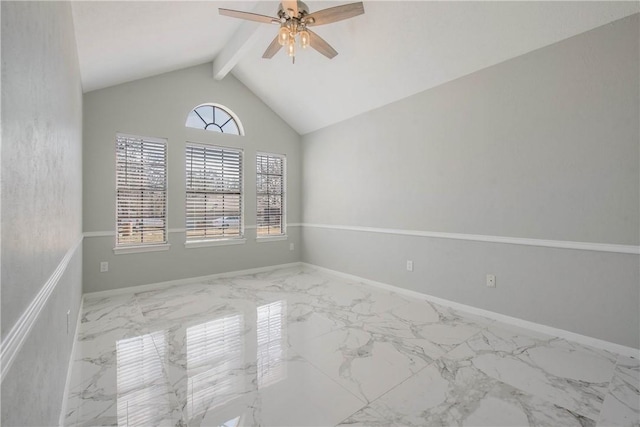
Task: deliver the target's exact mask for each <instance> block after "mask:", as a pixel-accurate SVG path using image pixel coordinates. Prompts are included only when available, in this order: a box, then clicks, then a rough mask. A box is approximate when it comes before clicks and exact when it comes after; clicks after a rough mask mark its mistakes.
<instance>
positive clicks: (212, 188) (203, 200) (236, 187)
mask: <svg viewBox="0 0 640 427" xmlns="http://www.w3.org/2000/svg"><path fill="white" fill-rule="evenodd" d="M185 157H186V175H187V183H186V188H187V200H186V230H187V241H197V240H215V239H222V238H237V237H242V151H240V150H235V149H231V148H222V147H214V146H208V145H197V144H187V147H186V156H185Z"/></svg>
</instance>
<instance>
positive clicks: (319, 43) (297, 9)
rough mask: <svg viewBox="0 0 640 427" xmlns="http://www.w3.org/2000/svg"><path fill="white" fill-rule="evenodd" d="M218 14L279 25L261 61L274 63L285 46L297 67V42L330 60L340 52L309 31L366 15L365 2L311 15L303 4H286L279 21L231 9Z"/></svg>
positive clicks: (290, 1)
mask: <svg viewBox="0 0 640 427" xmlns="http://www.w3.org/2000/svg"><path fill="white" fill-rule="evenodd" d="M218 11H219V12H220V15H225V16H230V17H232V18H240V19H246V20H248V21H255V22H260V23H263V24H278V25H280V30H279V31H278V35H277V36H276V38H275V39H273V41H272V42H271V44H270V45H269V47H268V48H267V50H266V51H265V52H264V54H263V55H262V57H263V58H265V59H271V58H273V56H274V55H275V54H276V53H278V51H279V50H280V48H282V47H285V46H286V49H287V54H288V55H289V56H290V57H291V58H292V60H293V62H294V63H295V55H296V41H298V40H299V43H300V46H301V47H302V48H303V49H304V48H306V47H308V46H311V47H312V48H313V49H315V50H317V51H318V52H320V53H321V54H323V55H324V56H326V57H327V58H329V59H331V58H333V57H334V56H336V55H337V54H338V52H336V50H335V49H334V48H332V47H331V45H329V43H327V42H326V41H325V40H324V39H323V38H322V37H320V36H319V35H317V34H316V33H314V32H313V31H311V30H310V29H309V28H308V27H315V26H318V25H325V24H331V23H333V22H338V21H342V20H344V19H348V18H353V17H354V16H358V15H362V14H363V13H364V5H363V4H362V2H358V3H350V4H345V5H342V6H335V7H330V8H328V9H323V10H319V11H317V12H313V13H309V8H308V7H307V5H306V4H304V3H303V2H301V1H295V0H283V1H282V2H281V3H280V7H279V8H278V17H277V18H275V17H271V16H266V15H259V14H257V13H250V12H242V11H239V10H231V9H218Z"/></svg>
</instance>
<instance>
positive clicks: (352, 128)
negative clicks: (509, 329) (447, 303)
mask: <svg viewBox="0 0 640 427" xmlns="http://www.w3.org/2000/svg"><path fill="white" fill-rule="evenodd" d="M638 30H639V29H638V15H637V14H636V15H634V16H631V17H628V18H625V19H622V20H620V21H616V22H614V23H612V24H609V25H606V26H603V27H600V28H597V29H595V30H593V31H590V32H587V33H584V34H581V35H579V36H576V37H573V38H571V39H568V40H565V41H562V42H560V43H557V44H554V45H551V46H548V47H546V48H543V49H540V50H538V51H534V52H532V53H529V54H526V55H523V56H521V57H518V58H515V59H512V60H509V61H507V62H504V63H501V64H498V65H496V66H493V67H490V68H488V69H485V70H482V71H479V72H476V73H473V74H471V75H469V76H466V77H463V78H461V79H458V80H456V81H453V82H450V83H447V84H444V85H442V86H439V87H436V88H433V89H431V90H428V91H425V92H423V93H420V94H417V95H415V96H412V97H410V98H407V99H404V100H402V101H399V102H397V103H394V104H390V105H388V106H385V107H383V108H380V109H377V110H374V111H371V112H369V113H366V114H363V115H361V116H358V117H355V118H353V119H350V120H347V121H345V122H342V123H339V124H337V125H334V126H331V127H328V128H325V129H322V130H320V131H317V132H314V133H311V134H308V135H305V136H304V137H303V165H304V181H303V185H304V195H303V221H304V223H311V224H314V223H315V224H328V225H346V226H365V227H375V228H392V229H406V230H417V231H430V232H448V233H463V234H476V235H488V236H508V237H520V238H535V239H547V240H559V241H577V242H593V243H609V244H624V245H638V244H639V239H640V236H639V224H640V215H639V210H640V200H639V197H640V185H639V178H640V167H639V154H640V151H639V141H640V136H639V116H640V107H639V80H638V76H639V71H640V70H639V65H638V64H639V62H640V61H639V55H638V50H639V46H638ZM302 239H303V246H304V247H303V260H304V261H306V262H310V263H313V264H318V265H321V266H325V267H328V268H332V269H336V270H340V271H344V272H347V273H352V274H357V275H360V276H363V277H367V278H371V279H374V280H378V281H382V282H386V283H389V284H392V285H396V286H400V287H405V288H408V289H412V290H416V291H419V292H423V293H426V294H430V295H434V296H437V297H441V298H446V299H450V300H453V301H457V302H461V303H464V304H468V305H472V306H475V307H478V308H483V309H487V310H491V311H494V312H498V313H502V314H506V315H510V316H514V317H518V318H522V319H525V320H530V321H534V322H538V323H542V324H545V325H549V326H553V327H557V328H562V329H566V330H569V331H573V332H577V333H580V334H584V335H588V336H592V337H595V338H599V339H604V340H608V341H612V342H615V343H618V344H622V345H627V346H631V347H636V348H638V347H640V343H639V339H640V338H639V337H640V330H639V324H640V319H639V314H638V302H639V301H640V284H639V283H640V277H639V267H640V265H639V261H638V260H639V258H638V256H637V255H629V254H618V253H602V252H586V251H578V250H573V249H550V248H542V247H524V246H515V245H507V244H496V243H482V242H471V241H451V240H445V239H436V238H429V237H413V236H400V235H382V234H378V233H375V232H367V231H358V232H355V231H339V230H326V229H316V228H311V227H305V228H304V231H303V235H302ZM407 259H411V260H413V261H414V262H415V271H414V272H412V273H409V272H407V271H406V270H405V260H407ZM486 273H493V274H496V275H497V283H498V287H497V288H496V289H489V288H486V287H485V283H484V282H485V274H486Z"/></svg>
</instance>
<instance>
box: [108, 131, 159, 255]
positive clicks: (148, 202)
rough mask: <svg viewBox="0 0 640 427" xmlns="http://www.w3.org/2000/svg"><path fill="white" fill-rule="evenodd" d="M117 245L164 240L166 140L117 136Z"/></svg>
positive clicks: (153, 242)
mask: <svg viewBox="0 0 640 427" xmlns="http://www.w3.org/2000/svg"><path fill="white" fill-rule="evenodd" d="M116 229H117V233H116V246H127V245H146V244H161V243H166V242H167V141H166V140H163V139H155V138H146V137H137V136H128V135H120V134H118V135H117V136H116Z"/></svg>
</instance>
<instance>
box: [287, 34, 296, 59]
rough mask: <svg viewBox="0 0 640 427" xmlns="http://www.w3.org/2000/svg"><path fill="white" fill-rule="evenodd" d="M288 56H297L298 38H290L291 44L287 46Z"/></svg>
mask: <svg viewBox="0 0 640 427" xmlns="http://www.w3.org/2000/svg"><path fill="white" fill-rule="evenodd" d="M287 55H289V56H291V57H293V56H296V38H295V37H291V38H289V44H287Z"/></svg>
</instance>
